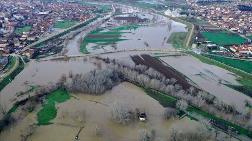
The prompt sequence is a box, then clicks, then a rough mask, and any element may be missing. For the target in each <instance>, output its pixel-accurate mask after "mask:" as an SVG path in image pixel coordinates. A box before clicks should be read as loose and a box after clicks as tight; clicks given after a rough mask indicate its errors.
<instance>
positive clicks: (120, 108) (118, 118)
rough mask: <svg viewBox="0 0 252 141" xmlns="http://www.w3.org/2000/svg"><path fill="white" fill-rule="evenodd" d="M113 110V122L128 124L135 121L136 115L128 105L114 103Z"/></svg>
mask: <svg viewBox="0 0 252 141" xmlns="http://www.w3.org/2000/svg"><path fill="white" fill-rule="evenodd" d="M111 108H112V109H111V116H112V120H113V121H115V122H117V123H120V124H127V123H129V122H131V121H133V120H134V119H135V113H134V112H133V110H131V109H130V108H129V106H128V105H126V104H122V103H114V104H113V105H112V107H111Z"/></svg>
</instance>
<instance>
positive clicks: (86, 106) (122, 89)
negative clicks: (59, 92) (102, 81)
mask: <svg viewBox="0 0 252 141" xmlns="http://www.w3.org/2000/svg"><path fill="white" fill-rule="evenodd" d="M115 103H120V104H123V105H126V106H128V107H129V108H132V109H136V108H138V109H140V110H141V111H145V112H146V113H147V116H148V120H147V122H140V121H138V120H136V121H134V122H133V123H129V124H127V125H122V124H118V123H115V122H113V121H112V120H111V110H112V108H113V106H114V105H115ZM38 110H39V109H37V110H35V111H34V112H33V113H31V114H29V115H28V116H27V117H25V118H24V119H23V120H22V121H19V122H18V123H17V124H15V125H12V126H11V127H9V128H8V129H6V130H4V131H3V132H2V133H1V135H0V140H1V141H19V140H20V135H21V133H22V131H23V130H24V129H25V128H26V127H27V126H28V125H29V124H31V123H36V122H37V118H36V113H35V112H36V111H38ZM57 110H58V113H57V117H56V118H55V119H54V120H53V121H52V124H50V125H46V126H36V128H35V129H34V133H33V134H32V135H31V136H30V137H29V138H28V140H29V141H45V140H46V141H74V138H75V136H76V135H77V134H78V132H79V130H80V128H81V127H83V129H82V130H81V131H80V134H79V139H80V140H83V141H111V140H113V141H137V140H139V138H140V137H139V134H140V132H141V131H143V130H146V131H148V132H155V136H156V138H157V139H161V140H167V139H168V138H169V135H170V132H171V130H172V129H174V128H176V129H178V130H181V131H190V130H196V129H197V128H198V127H199V126H202V125H201V124H200V123H199V122H196V121H193V120H190V119H188V118H186V117H185V118H183V119H181V120H178V119H170V120H164V119H163V116H162V115H163V112H164V108H163V107H162V106H161V105H160V104H159V103H158V102H157V101H156V100H154V99H152V98H151V97H149V96H148V95H147V94H145V92H144V91H143V90H142V89H141V88H139V87H137V86H135V85H133V84H131V83H127V82H124V83H121V84H119V85H118V86H116V87H114V88H113V89H112V90H110V91H107V92H106V93H105V94H103V95H101V96H91V95H87V94H73V95H72V98H71V99H70V100H68V101H66V102H64V103H60V104H58V105H57Z"/></svg>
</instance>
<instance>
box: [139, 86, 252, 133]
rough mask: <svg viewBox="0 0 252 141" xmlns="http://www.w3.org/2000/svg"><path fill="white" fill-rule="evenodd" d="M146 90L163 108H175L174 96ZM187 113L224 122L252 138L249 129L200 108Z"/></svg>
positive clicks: (191, 109)
mask: <svg viewBox="0 0 252 141" xmlns="http://www.w3.org/2000/svg"><path fill="white" fill-rule="evenodd" d="M144 90H145V92H146V93H147V94H148V95H149V96H151V97H152V98H154V99H155V100H157V101H159V103H160V104H161V105H162V106H164V107H169V106H172V107H175V106H176V101H177V98H175V97H173V96H169V95H166V94H164V93H161V92H159V91H156V90H152V89H144ZM187 112H192V113H196V114H198V115H200V116H203V117H204V118H207V119H209V120H210V119H213V120H216V121H219V122H222V123H223V124H225V125H226V126H230V127H233V128H235V129H236V130H237V131H238V132H239V134H243V135H246V136H248V137H250V138H252V132H251V131H249V130H248V129H245V128H243V127H241V126H239V125H236V124H233V123H231V122H229V121H226V120H223V119H222V118H219V117H217V116H215V115H213V114H210V113H208V112H205V111H203V110H201V109H200V108H197V107H194V106H188V108H187ZM189 118H191V119H194V120H197V118H194V117H191V116H190V115H189Z"/></svg>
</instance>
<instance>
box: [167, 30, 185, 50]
mask: <svg viewBox="0 0 252 141" xmlns="http://www.w3.org/2000/svg"><path fill="white" fill-rule="evenodd" d="M186 36H187V32H174V33H172V34H171V36H170V37H169V39H168V43H170V44H172V45H173V47H174V48H183V47H184V46H185V41H186Z"/></svg>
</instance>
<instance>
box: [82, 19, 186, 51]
mask: <svg viewBox="0 0 252 141" xmlns="http://www.w3.org/2000/svg"><path fill="white" fill-rule="evenodd" d="M152 19H154V20H155V21H157V22H155V23H150V24H144V25H137V26H135V28H128V26H127V25H126V26H125V25H123V26H118V27H115V28H112V29H110V30H107V31H99V32H98V33H95V35H93V33H91V34H90V35H88V36H87V37H86V39H84V41H83V44H84V45H83V46H85V48H86V51H87V52H89V53H102V52H105V51H115V50H123V49H144V48H146V49H148V48H167V47H168V48H169V47H172V45H171V44H168V43H167V40H168V39H169V37H170V35H171V33H173V32H186V31H187V29H186V26H185V25H183V24H181V23H177V22H174V21H172V20H169V19H167V18H166V17H162V16H153V17H152ZM106 32H108V33H109V34H106ZM98 34H99V36H98ZM101 35H102V38H101V37H100V36H101ZM100 38H101V39H100Z"/></svg>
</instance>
